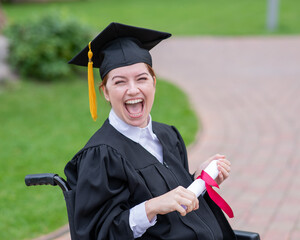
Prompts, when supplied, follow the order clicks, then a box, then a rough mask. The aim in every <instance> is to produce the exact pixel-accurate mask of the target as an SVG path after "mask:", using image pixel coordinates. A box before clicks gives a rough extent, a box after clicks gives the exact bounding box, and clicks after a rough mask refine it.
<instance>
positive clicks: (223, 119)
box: [57, 36, 300, 240]
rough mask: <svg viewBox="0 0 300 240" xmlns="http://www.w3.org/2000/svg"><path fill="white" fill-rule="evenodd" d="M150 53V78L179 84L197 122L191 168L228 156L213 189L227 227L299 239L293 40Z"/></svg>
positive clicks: (203, 41)
mask: <svg viewBox="0 0 300 240" xmlns="http://www.w3.org/2000/svg"><path fill="white" fill-rule="evenodd" d="M152 54H153V58H154V64H155V65H154V69H155V70H156V72H157V73H158V75H159V76H161V77H163V78H165V79H168V80H169V81H172V82H174V83H176V84H178V85H179V86H181V87H182V89H183V90H184V91H185V92H186V93H187V94H188V95H189V97H190V101H191V102H192V104H193V107H194V108H195V110H196V112H197V114H198V116H199V119H201V121H202V125H203V130H202V132H200V133H199V136H198V141H197V142H196V144H195V145H194V146H192V147H191V148H190V149H189V160H190V167H191V170H194V169H195V167H196V166H197V162H198V161H202V160H204V159H206V158H207V157H209V156H211V155H213V154H215V153H222V154H225V155H226V156H227V158H228V159H230V160H231V161H232V164H233V165H232V173H231V176H230V178H229V179H228V180H226V182H225V183H224V184H223V185H222V187H221V194H222V196H223V197H224V198H225V199H226V200H227V201H228V202H229V203H230V205H231V206H232V208H233V210H234V213H235V218H234V219H233V220H230V222H231V224H232V226H233V227H234V228H235V229H241V230H249V231H255V232H259V233H260V235H261V237H262V239H263V240H299V239H300V206H299V204H300V191H299V190H298V188H297V187H298V186H299V185H300V177H299V176H300V113H299V112H300V37H298V36H297V37H278V38H265V37H258V38H243V37H238V38H210V37H207V38H173V39H170V40H168V41H166V42H165V43H162V44H161V45H160V46H158V47H157V48H156V49H154V50H153V52H152ZM158 87H159V86H158ZM171 105H172V103H170V107H171ZM174 107H176V106H174ZM67 236H68V235H64V236H63V237H61V238H57V239H60V240H66V239H68V237H67Z"/></svg>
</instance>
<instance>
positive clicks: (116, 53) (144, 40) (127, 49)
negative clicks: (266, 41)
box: [69, 23, 171, 79]
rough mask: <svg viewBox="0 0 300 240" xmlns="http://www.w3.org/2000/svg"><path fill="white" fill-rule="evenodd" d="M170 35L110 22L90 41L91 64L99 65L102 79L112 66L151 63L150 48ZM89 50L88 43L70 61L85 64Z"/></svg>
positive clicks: (86, 63) (80, 64)
mask: <svg viewBox="0 0 300 240" xmlns="http://www.w3.org/2000/svg"><path fill="white" fill-rule="evenodd" d="M170 36H171V34H170V33H166V32H160V31H155V30H151V29H146V28H139V27H134V26H129V25H124V24H121V23H111V24H109V25H108V26H107V27H106V28H105V29H104V30H103V31H102V32H101V33H99V34H98V36H97V37H95V38H94V40H92V41H91V50H92V52H93V66H94V68H99V69H100V75H101V78H102V79H103V78H104V77H105V75H106V74H107V73H108V72H109V71H110V70H112V69H114V68H118V67H123V66H128V65H131V64H134V63H138V62H145V63H147V64H149V65H150V66H152V60H151V55H150V54H149V50H150V49H151V48H153V47H154V46H155V45H157V44H158V43H159V42H160V41H162V40H164V39H166V38H168V37H170ZM88 51H89V46H88V45H87V46H86V47H85V48H84V49H83V50H82V51H81V52H80V53H79V54H77V55H76V56H75V57H74V58H73V59H72V60H71V61H69V63H71V64H75V65H79V66H87V65H88V57H87V56H88Z"/></svg>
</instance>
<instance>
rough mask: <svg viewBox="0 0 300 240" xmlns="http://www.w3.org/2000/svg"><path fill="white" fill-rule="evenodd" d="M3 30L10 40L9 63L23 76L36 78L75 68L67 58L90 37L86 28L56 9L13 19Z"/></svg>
mask: <svg viewBox="0 0 300 240" xmlns="http://www.w3.org/2000/svg"><path fill="white" fill-rule="evenodd" d="M5 33H6V35H7V37H8V39H9V41H10V53H9V57H8V61H9V63H10V64H11V65H12V67H13V68H14V69H15V70H16V71H17V72H18V73H20V74H21V75H22V76H23V77H30V78H34V79H37V80H40V81H54V80H56V79H62V78H63V77H66V76H68V75H69V74H72V73H73V72H74V71H78V68H73V67H72V66H71V65H69V64H67V62H68V61H69V60H70V59H71V58H72V57H73V56H74V55H75V54H77V53H78V51H80V50H81V49H82V47H83V46H85V45H87V44H88V42H89V41H90V39H91V31H90V29H89V28H87V27H86V26H84V25H82V24H81V23H80V22H78V20H76V19H72V18H64V17H63V16H62V14H57V13H51V14H49V15H47V16H43V17H39V18H35V19H32V20H30V21H28V22H26V23H20V22H18V23H13V24H11V25H10V26H8V27H7V29H6V31H5Z"/></svg>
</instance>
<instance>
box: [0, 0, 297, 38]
mask: <svg viewBox="0 0 300 240" xmlns="http://www.w3.org/2000/svg"><path fill="white" fill-rule="evenodd" d="M266 8H267V0H226V1H224V0H187V1H183V0H151V1H149V0H147V1H146V0H109V1H108V0H84V1H67V2H52V3H44V4H36V3H30V4H14V5H10V4H4V5H3V9H4V11H5V13H6V15H7V17H8V20H9V21H26V19H28V18H30V17H32V16H33V15H39V14H45V13H47V12H49V11H51V10H53V11H63V12H65V13H66V14H67V15H72V16H74V17H76V18H78V19H80V20H81V21H83V22H85V23H88V24H89V25H90V26H91V27H92V28H94V29H95V31H97V32H98V31H100V30H102V29H103V28H104V27H105V26H107V25H108V23H110V22H112V21H117V22H122V23H126V24H132V25H139V26H143V27H151V28H155V29H161V30H163V31H169V32H171V33H173V34H175V35H199V34H202V35H254V34H268V32H267V31H266V27H265V22H266V20H265V19H266ZM299 12H300V1H299V0H281V1H280V24H279V28H278V30H277V31H275V32H274V34H299V33H300V24H299V23H300V14H299Z"/></svg>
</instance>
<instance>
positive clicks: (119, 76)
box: [111, 75, 126, 80]
mask: <svg viewBox="0 0 300 240" xmlns="http://www.w3.org/2000/svg"><path fill="white" fill-rule="evenodd" d="M115 78H124V79H125V78H126V77H124V76H121V75H116V76H113V77H112V79H111V80H114V79H115Z"/></svg>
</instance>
